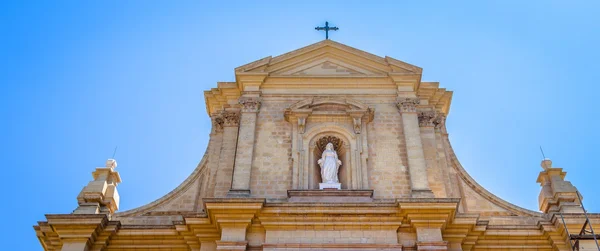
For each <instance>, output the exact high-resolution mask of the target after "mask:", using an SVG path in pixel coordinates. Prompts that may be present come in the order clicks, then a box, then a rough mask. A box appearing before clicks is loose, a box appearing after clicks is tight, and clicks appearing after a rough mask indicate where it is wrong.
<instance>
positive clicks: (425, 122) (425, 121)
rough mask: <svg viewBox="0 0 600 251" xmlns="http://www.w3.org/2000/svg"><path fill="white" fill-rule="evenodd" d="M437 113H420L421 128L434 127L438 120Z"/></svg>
mask: <svg viewBox="0 0 600 251" xmlns="http://www.w3.org/2000/svg"><path fill="white" fill-rule="evenodd" d="M436 115H437V114H436V112H435V111H423V112H419V126H420V127H434V126H435V119H436Z"/></svg>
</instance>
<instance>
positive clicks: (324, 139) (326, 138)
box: [308, 132, 352, 189]
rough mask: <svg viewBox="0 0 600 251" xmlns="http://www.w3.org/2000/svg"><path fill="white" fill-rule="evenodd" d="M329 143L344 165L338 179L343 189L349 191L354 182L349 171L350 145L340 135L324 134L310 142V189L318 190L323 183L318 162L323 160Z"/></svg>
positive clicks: (316, 136)
mask: <svg viewBox="0 0 600 251" xmlns="http://www.w3.org/2000/svg"><path fill="white" fill-rule="evenodd" d="M327 143H332V144H333V148H334V149H335V151H336V152H337V154H338V159H339V160H341V161H342V165H341V166H340V169H339V170H338V179H339V181H340V183H341V184H342V189H349V188H350V187H351V186H350V184H351V182H352V177H351V176H350V175H351V172H350V170H349V168H350V165H351V161H350V143H349V140H348V139H345V137H344V136H342V135H341V134H338V133H329V132H323V133H320V134H317V135H315V136H314V137H313V139H312V140H310V142H309V149H310V150H309V154H312V156H309V163H308V164H309V166H308V172H309V173H308V188H309V189H318V188H319V183H320V182H323V181H322V177H321V167H320V166H319V164H318V162H317V161H318V160H319V159H320V158H321V156H322V154H323V151H324V150H325V146H326V145H327Z"/></svg>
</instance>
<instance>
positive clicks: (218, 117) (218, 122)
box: [211, 113, 225, 133]
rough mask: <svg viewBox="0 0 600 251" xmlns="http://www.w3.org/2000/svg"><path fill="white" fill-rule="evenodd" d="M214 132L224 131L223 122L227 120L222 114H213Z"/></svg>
mask: <svg viewBox="0 0 600 251" xmlns="http://www.w3.org/2000/svg"><path fill="white" fill-rule="evenodd" d="M211 119H212V123H213V129H214V132H216V133H219V132H223V124H224V123H225V120H223V116H222V114H218V113H217V114H213V115H212V116H211Z"/></svg>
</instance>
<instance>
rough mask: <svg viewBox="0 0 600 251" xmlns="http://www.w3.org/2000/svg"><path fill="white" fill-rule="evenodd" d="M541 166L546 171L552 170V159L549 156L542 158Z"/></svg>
mask: <svg viewBox="0 0 600 251" xmlns="http://www.w3.org/2000/svg"><path fill="white" fill-rule="evenodd" d="M541 166H542V168H543V169H544V171H548V170H550V168H552V160H550V159H548V158H546V159H544V160H542V164H541Z"/></svg>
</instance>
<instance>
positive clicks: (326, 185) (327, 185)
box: [319, 183, 342, 190]
mask: <svg viewBox="0 0 600 251" xmlns="http://www.w3.org/2000/svg"><path fill="white" fill-rule="evenodd" d="M319 189H321V190H323V189H337V190H340V189H342V183H319Z"/></svg>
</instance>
